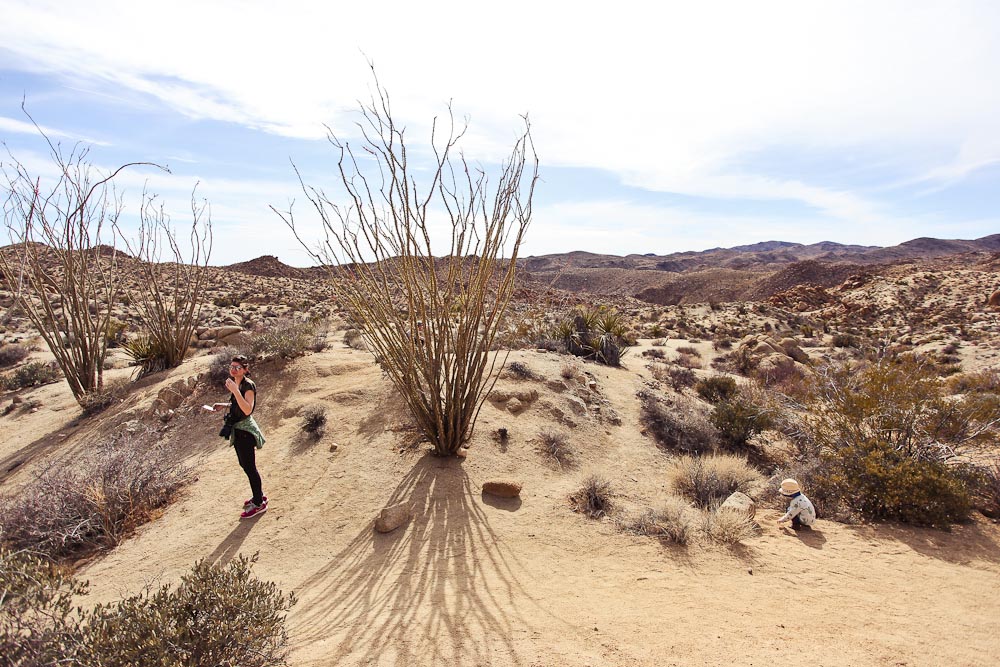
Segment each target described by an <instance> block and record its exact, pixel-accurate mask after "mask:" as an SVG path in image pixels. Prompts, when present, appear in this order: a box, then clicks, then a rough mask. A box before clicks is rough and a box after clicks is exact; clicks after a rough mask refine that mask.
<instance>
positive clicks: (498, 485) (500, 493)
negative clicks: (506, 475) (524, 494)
mask: <svg viewBox="0 0 1000 667" xmlns="http://www.w3.org/2000/svg"><path fill="white" fill-rule="evenodd" d="M483 493H488V494H490V495H493V496H497V497H499V498H517V497H518V496H519V495H521V483H520V482H515V481H512V480H509V479H502V480H493V481H490V482H483Z"/></svg>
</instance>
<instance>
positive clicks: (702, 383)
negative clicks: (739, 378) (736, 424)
mask: <svg viewBox="0 0 1000 667" xmlns="http://www.w3.org/2000/svg"><path fill="white" fill-rule="evenodd" d="M694 390H695V391H696V392H697V393H698V395H699V396H701V397H702V398H703V399H705V400H706V401H708V402H709V403H712V404H713V405H714V404H716V403H721V402H722V401H728V400H729V399H731V398H733V397H734V396H735V395H736V390H737V387H736V380H734V379H733V378H731V377H729V376H728V375H713V376H712V377H707V378H703V379H701V380H698V382H697V384H695V386H694Z"/></svg>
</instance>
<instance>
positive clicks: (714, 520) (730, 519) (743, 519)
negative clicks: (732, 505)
mask: <svg viewBox="0 0 1000 667" xmlns="http://www.w3.org/2000/svg"><path fill="white" fill-rule="evenodd" d="M702 530H703V531H704V533H705V535H706V536H708V538H709V539H711V540H713V541H715V542H719V543H720V544H739V543H740V542H745V541H746V540H749V539H751V538H754V537H757V536H758V535H760V526H758V525H757V522H755V521H754V520H753V519H751V518H750V517H748V516H746V515H744V514H741V513H739V512H719V511H718V508H717V507H715V508H713V509H712V510H711V511H709V512H706V513H705V514H704V523H703V524H702Z"/></svg>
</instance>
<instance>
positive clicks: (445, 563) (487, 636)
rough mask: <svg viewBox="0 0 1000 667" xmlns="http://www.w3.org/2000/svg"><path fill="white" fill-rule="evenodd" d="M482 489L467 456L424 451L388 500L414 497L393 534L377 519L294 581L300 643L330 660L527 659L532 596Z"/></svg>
mask: <svg viewBox="0 0 1000 667" xmlns="http://www.w3.org/2000/svg"><path fill="white" fill-rule="evenodd" d="M474 494H475V495H478V494H477V493H476V492H475V491H474V489H473V486H472V484H471V483H470V482H469V479H468V477H467V475H466V473H465V471H464V470H463V469H462V466H461V463H460V461H458V460H456V459H440V458H435V457H433V456H430V455H428V456H424V457H422V458H421V459H419V460H418V461H417V462H416V464H415V465H414V467H413V469H412V470H410V472H409V473H408V474H407V475H406V477H405V478H404V479H403V480H402V481H401V482H400V484H399V486H397V487H396V489H395V490H394V491H393V492H392V493H391V494H390V496H389V497H388V498H387V500H386V505H391V504H394V503H399V502H409V503H411V505H412V507H413V512H414V517H413V520H412V521H411V522H410V523H409V524H408V525H407V526H406V527H405V528H400V529H397V530H396V531H394V532H392V533H389V534H385V535H382V534H378V533H375V532H374V531H373V530H372V527H371V524H369V525H368V527H366V528H365V529H364V530H363V531H362V532H361V533H360V534H359V535H357V536H356V537H355V538H354V539H353V540H352V541H351V543H350V544H349V545H348V546H347V547H346V548H344V549H343V550H342V551H341V552H340V553H338V554H336V556H334V557H333V559H332V560H331V561H330V562H329V563H328V564H327V565H326V566H324V567H323V568H322V569H321V570H319V571H318V572H316V573H315V574H313V575H312V576H311V577H309V579H307V580H306V581H305V582H304V583H303V584H302V585H301V586H300V587H299V589H298V590H296V595H297V596H298V597H299V604H298V605H297V606H296V608H295V610H294V612H293V615H292V617H290V618H289V625H290V634H291V636H292V640H293V651H298V650H304V651H307V652H308V653H309V654H310V656H318V655H320V654H322V655H323V656H324V660H328V661H330V664H332V663H333V661H334V660H337V659H344V658H349V661H350V662H351V664H370V663H372V664H375V663H377V664H395V665H399V666H401V667H402V666H403V665H412V664H416V663H421V664H442V665H444V664H455V665H469V664H491V663H494V662H497V661H499V662H502V663H504V664H512V665H520V664H522V660H521V659H520V658H519V657H518V651H516V650H515V644H514V643H515V641H516V639H517V638H518V637H525V636H527V634H528V633H529V632H530V628H528V627H527V622H526V621H525V620H524V618H523V615H522V614H521V613H520V612H519V610H518V606H519V605H525V604H529V605H530V604H534V603H532V602H531V601H530V599H531V596H530V595H528V594H527V593H526V592H525V590H524V588H523V586H522V584H521V583H520V582H519V581H518V578H517V575H516V573H515V571H516V570H520V568H519V567H517V563H516V559H515V558H514V557H513V555H511V554H510V551H509V549H507V548H506V547H505V546H504V544H503V543H502V542H500V541H499V540H498V538H497V536H496V534H495V533H494V532H493V530H492V528H491V527H490V525H489V521H488V519H487V516H486V514H485V513H484V509H483V507H481V506H479V505H477V503H476V502H475V495H474ZM504 509H514V508H512V506H511V505H509V504H507V505H505V507H504Z"/></svg>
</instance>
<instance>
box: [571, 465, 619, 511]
mask: <svg viewBox="0 0 1000 667" xmlns="http://www.w3.org/2000/svg"><path fill="white" fill-rule="evenodd" d="M613 495H614V492H613V490H612V486H611V482H610V481H608V480H607V479H605V478H604V477H601V476H600V475H590V476H589V477H587V478H586V479H585V480H583V486H582V487H581V488H580V490H579V491H577V492H576V493H575V494H573V495H572V496H571V497H570V500H571V501H572V502H573V507H574V508H575V509H576V511H577V512H582V513H584V514H586V515H587V516H589V517H590V518H591V519H600V518H601V517H602V516H606V515H607V514H609V513H610V512H611V509H612V507H613V506H614V504H613V502H612V500H611V499H612V496H613Z"/></svg>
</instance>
